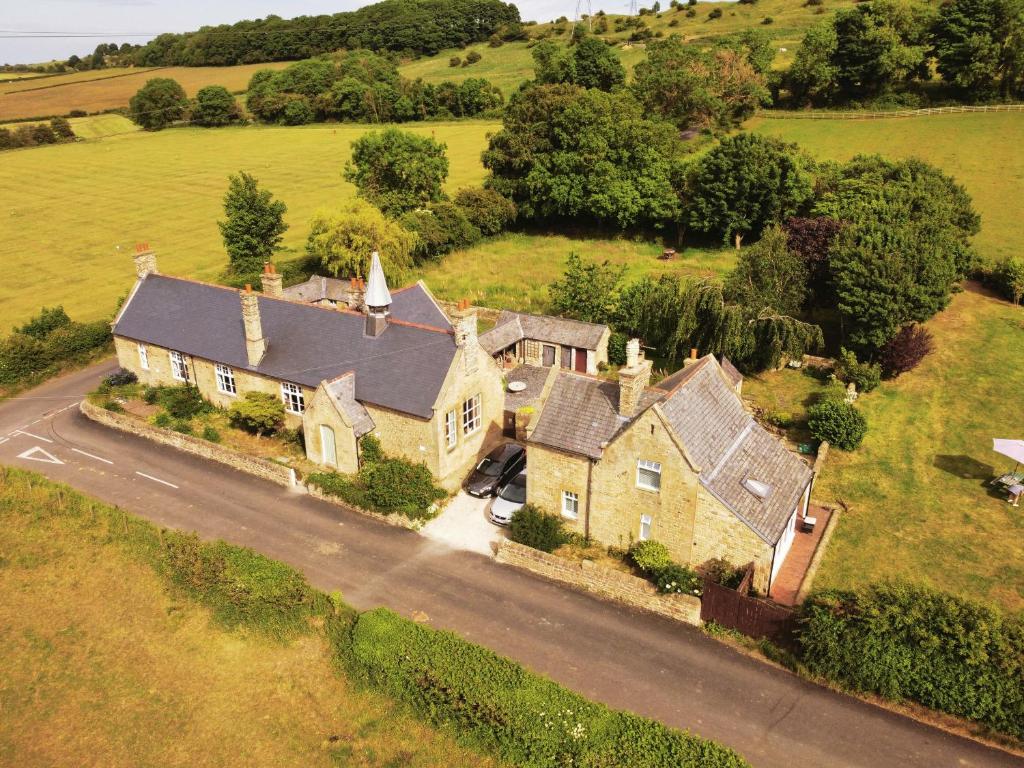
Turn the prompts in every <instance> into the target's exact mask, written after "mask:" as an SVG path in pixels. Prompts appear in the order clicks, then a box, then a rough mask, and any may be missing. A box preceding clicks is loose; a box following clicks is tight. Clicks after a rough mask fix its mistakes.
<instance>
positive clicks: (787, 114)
mask: <svg viewBox="0 0 1024 768" xmlns="http://www.w3.org/2000/svg"><path fill="white" fill-rule="evenodd" d="M962 112H1024V104H989V105H982V106H961V107H928V108H927V109H894V110H892V111H891V112H828V111H815V110H807V111H804V112H800V111H795V110H793V111H784V110H773V109H765V110H762V111H760V112H758V116H760V117H764V118H767V119H769V120H884V119H886V118H892V117H923V116H925V115H949V114H957V113H962Z"/></svg>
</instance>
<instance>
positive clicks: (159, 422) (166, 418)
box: [153, 411, 174, 429]
mask: <svg viewBox="0 0 1024 768" xmlns="http://www.w3.org/2000/svg"><path fill="white" fill-rule="evenodd" d="M173 423H174V418H173V417H172V416H171V414H169V413H168V412H167V411H160V413H158V414H157V415H156V416H154V417H153V424H155V425H156V426H158V427H163V428H165V429H166V428H167V427H169V426H171V425H172V424H173Z"/></svg>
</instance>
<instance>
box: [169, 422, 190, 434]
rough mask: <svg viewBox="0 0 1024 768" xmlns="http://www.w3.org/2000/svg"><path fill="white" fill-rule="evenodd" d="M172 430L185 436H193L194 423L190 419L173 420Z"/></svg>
mask: <svg viewBox="0 0 1024 768" xmlns="http://www.w3.org/2000/svg"><path fill="white" fill-rule="evenodd" d="M171 429H173V430H174V431H175V432H180V433H181V434H183V435H191V434H192V433H193V431H194V430H193V429H192V422H190V421H189V420H188V419H173V420H172V421H171Z"/></svg>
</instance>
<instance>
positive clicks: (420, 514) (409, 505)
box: [359, 458, 448, 520]
mask: <svg viewBox="0 0 1024 768" xmlns="http://www.w3.org/2000/svg"><path fill="white" fill-rule="evenodd" d="M359 482H360V483H361V484H362V486H363V488H364V489H365V490H366V497H367V498H368V499H369V501H370V503H371V504H372V505H373V506H372V507H371V509H375V510H377V511H381V512H384V513H389V512H398V513H400V514H403V515H405V516H406V517H407V518H409V519H410V520H429V519H430V518H431V517H433V515H434V510H433V507H434V504H435V503H436V502H438V501H440V500H441V499H443V498H445V497H446V496H447V495H448V494H447V493H446V492H445V491H444V490H442V489H441V488H438V487H437V486H436V485H434V476H433V475H432V474H430V470H429V469H427V467H426V465H425V464H413V463H412V462H410V461H407V460H405V459H396V458H386V459H382V460H380V461H375V462H372V463H364V464H363V466H362V468H361V469H360V470H359Z"/></svg>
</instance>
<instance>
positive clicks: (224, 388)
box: [213, 363, 238, 396]
mask: <svg viewBox="0 0 1024 768" xmlns="http://www.w3.org/2000/svg"><path fill="white" fill-rule="evenodd" d="M213 368H214V372H215V373H216V376H217V391H218V392H220V393H221V394H222V395H232V396H233V395H237V394H238V387H237V386H235V372H234V371H233V370H231V368H229V367H228V366H226V365H221V364H220V363H217V364H216V365H214V367H213Z"/></svg>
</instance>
